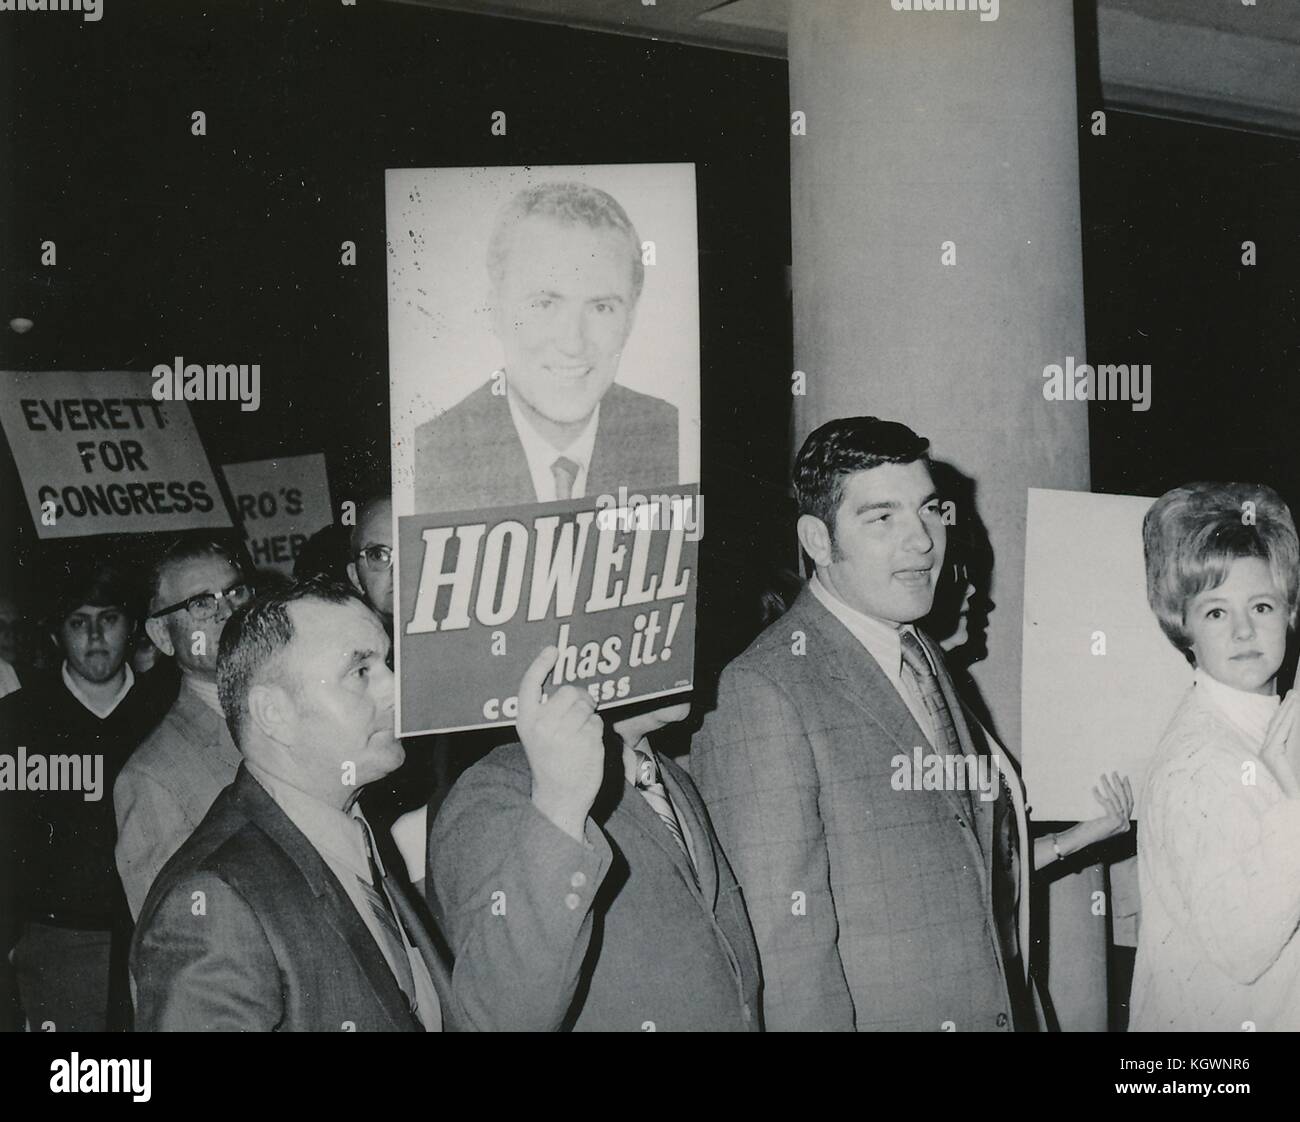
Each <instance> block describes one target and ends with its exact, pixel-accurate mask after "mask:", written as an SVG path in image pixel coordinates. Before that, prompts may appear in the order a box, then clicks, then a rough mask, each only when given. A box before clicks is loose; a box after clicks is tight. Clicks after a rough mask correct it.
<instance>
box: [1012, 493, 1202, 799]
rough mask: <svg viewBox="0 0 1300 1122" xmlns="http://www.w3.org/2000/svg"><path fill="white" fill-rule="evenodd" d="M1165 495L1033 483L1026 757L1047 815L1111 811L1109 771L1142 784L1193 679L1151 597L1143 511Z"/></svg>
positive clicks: (1034, 792)
mask: <svg viewBox="0 0 1300 1122" xmlns="http://www.w3.org/2000/svg"><path fill="white" fill-rule="evenodd" d="M1154 501H1155V500H1154V499H1147V498H1139V497H1135V496H1131V495H1092V494H1082V493H1079V492H1075V491H1044V490H1037V489H1033V488H1031V489H1030V491H1029V515H1028V525H1027V539H1028V540H1027V542H1026V548H1025V634H1024V669H1023V672H1022V674H1021V690H1022V692H1021V719H1022V722H1023V725H1022V728H1023V748H1022V757H1021V762H1022V765H1023V771H1024V779H1025V787H1026V789H1027V790H1028V796H1029V805H1030V806H1031V807H1032V808H1033V814H1034V817H1035V818H1036V819H1038V820H1039V821H1067V822H1073V821H1082V820H1084V819H1087V818H1095V817H1096V816H1097V815H1098V814H1101V813H1102V807H1101V806H1100V805H1099V804H1098V803H1097V801H1096V800H1095V799H1094V798H1093V796H1092V787H1093V785H1094V784H1095V783H1096V782H1097V777H1098V775H1099V774H1100V773H1101V772H1102V771H1107V772H1109V771H1119V772H1120V773H1121V774H1127V775H1128V776H1129V778H1130V779H1132V781H1133V790H1134V794H1135V795H1136V794H1138V793H1139V792H1140V791H1141V783H1142V781H1143V780H1144V779H1145V777H1146V769H1147V763H1148V761H1149V760H1150V757H1151V754H1152V752H1153V751H1154V749H1155V747H1156V744H1157V743H1158V742H1159V740H1160V736H1161V734H1162V733H1163V732H1164V730H1165V727H1166V726H1167V725H1168V724H1169V720H1170V718H1171V717H1172V716H1173V713H1174V710H1175V708H1177V705H1178V701H1179V699H1180V698H1181V697H1182V695H1183V694H1184V693H1185V692H1186V690H1187V689H1188V687H1189V686H1190V685H1191V681H1192V669H1191V667H1190V666H1189V665H1188V664H1187V660H1186V659H1184V658H1183V656H1182V655H1181V654H1180V653H1179V652H1178V651H1176V650H1175V649H1174V648H1173V646H1172V645H1171V644H1170V642H1169V640H1168V639H1166V638H1165V636H1164V633H1163V632H1162V631H1161V630H1160V626H1159V624H1157V623H1156V618H1155V616H1154V614H1152V611H1151V608H1150V607H1149V606H1148V604H1147V599H1146V572H1145V569H1144V567H1143V560H1142V518H1143V516H1144V515H1145V514H1146V512H1147V510H1148V509H1149V508H1150V506H1151V504H1152V503H1153V502H1154ZM1103 639H1104V649H1105V654H1100V653H1097V654H1095V653H1093V652H1094V650H1096V651H1100V650H1101V649H1102V642H1103ZM1139 809H1140V808H1139ZM1136 813H1137V812H1136V811H1135V814H1136Z"/></svg>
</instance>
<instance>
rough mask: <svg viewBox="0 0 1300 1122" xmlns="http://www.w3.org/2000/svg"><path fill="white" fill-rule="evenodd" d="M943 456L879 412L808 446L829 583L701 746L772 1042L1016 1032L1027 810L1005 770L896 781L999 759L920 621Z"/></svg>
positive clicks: (814, 521) (810, 593)
mask: <svg viewBox="0 0 1300 1122" xmlns="http://www.w3.org/2000/svg"><path fill="white" fill-rule="evenodd" d="M927 447H928V443H927V442H925V441H924V440H922V439H921V438H919V437H917V436H916V434H914V433H912V432H911V430H909V429H906V428H905V427H904V426H901V425H896V424H894V423H892V422H882V421H878V420H876V419H875V418H848V419H845V420H843V421H836V422H830V423H829V424H827V425H825V426H822V428H821V429H818V430H817V431H816V432H814V433H813V434H812V436H810V437H809V438H808V441H807V442H806V443H805V445H804V449H803V450H802V451H801V452H800V456H799V459H798V460H797V462H796V490H798V491H799V494H800V511H801V515H800V519H799V530H800V541H801V544H802V545H803V546H804V548H805V550H806V551H807V552H808V554H809V556H811V557H812V558H813V560H814V562H815V564H816V566H817V575H816V576H815V577H814V578H813V580H812V582H810V584H809V585H808V586H806V587H805V588H804V589H803V590H802V591H801V593H800V594H799V596H798V597H797V599H796V600H795V602H794V604H793V605H792V607H791V608H790V610H789V611H788V612H787V613H786V614H785V615H784V616H783V617H781V618H779V619H777V620H776V621H775V622H774V623H772V624H771V625H770V626H769V627H768V628H767V629H766V630H765V631H764V632H763V633H762V634H761V635H760V636H759V637H758V638H757V639H756V640H755V641H754V643H753V644H751V645H750V647H749V648H748V649H747V650H746V651H745V652H744V653H743V654H742V655H740V657H738V658H737V659H736V660H734V661H733V662H732V663H731V664H730V665H729V666H728V667H727V668H726V669H725V670H724V672H723V674H722V678H721V682H720V685H719V694H718V703H717V707H716V709H715V710H714V711H713V712H711V713H709V714H708V715H707V716H706V718H705V721H704V724H703V727H702V729H701V731H700V733H699V734H697V736H696V737H695V739H694V741H693V744H692V749H691V761H690V763H691V772H692V774H693V775H694V776H695V777H696V779H697V781H698V783H699V785H700V790H701V792H702V793H703V795H704V797H705V801H706V803H707V805H708V808H709V813H710V814H711V815H712V817H713V821H714V824H715V825H716V827H717V830H718V836H719V838H720V839H721V841H722V844H723V847H724V849H725V850H726V852H727V855H728V857H729V858H730V860H731V863H732V866H733V868H734V869H735V870H736V875H737V877H738V879H739V881H740V884H741V887H742V889H743V890H744V893H745V900H746V903H747V905H748V908H749V915H750V919H751V921H752V922H753V925H754V933H755V937H756V939H757V941H758V947H759V955H760V960H761V964H762V971H763V984H764V1017H765V1023H766V1027H767V1028H768V1029H769V1030H809V1029H813V1030H842V1031H844V1030H847V1031H852V1030H921V1031H941V1030H944V1029H948V1030H955V1031H966V1032H969V1031H1006V1030H1009V1029H1012V1028H1013V1027H1015V1013H1016V1011H1017V1010H1016V1005H1015V1002H1016V999H1017V998H1018V997H1019V994H1020V992H1021V991H1020V989H1019V988H1018V987H1019V986H1020V984H1021V983H1022V982H1023V974H1022V973H1021V970H1022V968H1021V966H1020V962H1019V960H1018V959H1017V958H1016V957H1015V955H1016V950H1015V948H1016V944H1017V941H1018V939H1017V937H1018V935H1019V933H1020V930H1021V928H1022V927H1023V924H1022V923H1020V922H1018V920H1019V919H1020V913H1019V911H1018V910H1017V891H1018V889H1020V888H1022V887H1023V884H1022V882H1023V879H1024V876H1025V869H1024V865H1023V863H1021V862H1019V860H1018V856H1017V854H1018V853H1023V852H1025V850H1024V848H1023V839H1022V837H1021V835H1022V832H1023V828H1024V815H1023V807H1022V804H1021V803H1020V802H1019V801H1018V800H1017V799H1016V798H1015V795H1014V794H1013V793H1012V792H1011V791H1009V790H1008V785H1004V784H1002V783H1000V782H999V780H998V778H997V773H996V771H992V772H986V774H989V775H991V777H992V783H991V788H990V793H991V794H992V793H993V792H996V794H995V795H994V797H991V798H989V799H988V800H985V799H982V798H981V797H980V792H979V791H978V790H977V791H968V790H957V789H952V787H953V786H955V784H951V783H949V784H944V785H943V786H944V787H947V788H948V789H938V790H933V789H931V790H926V789H915V788H917V787H920V784H919V783H917V784H909V785H908V787H909V789H899V786H898V785H896V782H895V780H896V777H897V776H898V775H899V774H900V771H899V767H898V760H899V758H900V757H901V758H903V759H905V760H907V761H908V762H909V764H910V763H911V762H912V761H913V760H914V749H916V748H918V747H920V748H921V749H922V750H923V752H924V753H925V754H931V753H937V754H942V755H944V756H945V757H947V756H951V757H954V758H959V759H966V758H969V757H970V756H971V755H972V754H974V753H979V754H981V755H987V752H988V748H987V745H986V744H985V743H984V742H983V738H982V737H976V736H973V735H972V727H973V726H972V725H971V724H968V722H967V720H966V718H965V716H964V715H963V710H962V706H961V703H960V701H959V699H958V697H957V695H956V693H955V691H954V690H953V686H952V681H951V679H950V678H949V676H948V673H947V670H946V668H945V667H944V664H943V655H942V652H941V651H940V649H939V647H938V646H937V644H935V643H934V642H932V641H931V640H930V639H928V638H927V637H926V636H924V635H923V634H922V633H921V632H920V631H918V630H917V629H916V628H915V627H914V626H913V625H912V621H914V620H917V619H920V618H922V617H923V616H924V615H925V614H926V613H927V612H928V611H929V608H930V605H931V603H932V601H933V582H934V580H935V579H937V573H938V571H939V569H940V568H941V566H942V562H943V551H944V544H945V540H946V535H945V530H944V527H943V524H942V520H941V518H940V516H939V512H938V499H937V496H936V495H935V492H934V485H933V480H932V478H931V476H930V474H929V470H928V465H927V461H926V459H925V452H926V449H927ZM882 658H883V659H884V662H883V663H882V662H881V661H880V660H881V659H882ZM891 662H892V666H891V667H890V669H891V671H892V674H887V673H886V669H885V668H886V666H889V665H890V663H891ZM904 691H907V696H905V692H904ZM923 723H924V727H923ZM909 770H910V769H909ZM918 779H919V777H918ZM1008 779H1009V780H1010V783H1009V786H1011V787H1017V788H1018V782H1019V781H1018V778H1016V777H1015V776H1014V772H1013V773H1012V775H1010V776H1009V777H1008ZM1018 843H1019V844H1020V848H1017V845H1018ZM1027 895H1028V894H1027V893H1025V892H1023V891H1021V892H1020V897H1019V898H1020V900H1021V901H1022V902H1023V901H1027ZM1013 986H1014V987H1017V989H1016V990H1015V991H1014V993H1013Z"/></svg>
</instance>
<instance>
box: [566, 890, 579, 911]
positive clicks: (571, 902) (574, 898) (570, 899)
mask: <svg viewBox="0 0 1300 1122" xmlns="http://www.w3.org/2000/svg"><path fill="white" fill-rule="evenodd" d="M581 903H582V900H581V898H580V897H579V896H578V894H577V893H576V892H570V893H569V894H568V895H567V896H566V897H565V898H564V906H565V907H566V908H568V909H569V911H573V910H574V908H576V907H577V906H578V905H579V904H581Z"/></svg>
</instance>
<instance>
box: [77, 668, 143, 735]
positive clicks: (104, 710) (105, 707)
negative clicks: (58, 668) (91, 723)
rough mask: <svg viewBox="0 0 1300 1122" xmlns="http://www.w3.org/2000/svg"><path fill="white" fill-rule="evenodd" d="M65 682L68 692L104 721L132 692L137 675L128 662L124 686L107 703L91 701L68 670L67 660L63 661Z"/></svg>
mask: <svg viewBox="0 0 1300 1122" xmlns="http://www.w3.org/2000/svg"><path fill="white" fill-rule="evenodd" d="M63 684H64V685H65V686H67V687H68V692H69V693H70V694H72V696H73V697H75V698H76V699H77V700H78V701H79V702H81V704H82V705H84V706H85V707H86V708H87V709H89V710H90V712H92V713H94V714H95V716H96V717H98V718H99V719H100V720H101V721H104V720H107V719H108V718H109V717H110V716H111V715H112V713H113V710H114V709H116V708H117V707H118V706H119V705H121V704H122V699H123V698H124V697H126V695H127V694H129V693H130V692H131V687H132V686H134V685H135V675H134V674H133V673H131V664H130V663H129V662H128V663H127V664H126V674H125V675H124V676H123V678H122V688H121V689H120V690H118V691H117V693H115V694H114V695H113V697H112V698H111V699H110V700H109V701H108V702H107V703H106V704H100V703H98V702H94V701H91V700H90V698H89V697H87V696H86V695H85V693H83V692H82V689H81V687H80V686H79V685H77V680H76V679H75V678H74V677H73V676H72V674H71V673H70V672H69V671H68V664H67V661H66V660H65V661H64V663H63Z"/></svg>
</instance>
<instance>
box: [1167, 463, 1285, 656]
mask: <svg viewBox="0 0 1300 1122" xmlns="http://www.w3.org/2000/svg"><path fill="white" fill-rule="evenodd" d="M1142 547H1143V552H1144V554H1145V557H1146V568H1147V601H1148V603H1150V605H1151V610H1152V611H1153V612H1155V615H1156V619H1157V620H1158V621H1159V623H1160V630H1161V631H1163V632H1164V633H1165V638H1167V639H1168V640H1169V641H1170V642H1171V643H1172V644H1173V645H1174V646H1175V647H1177V648H1178V650H1180V651H1182V653H1183V656H1184V657H1185V658H1186V659H1187V661H1188V662H1190V663H1192V665H1193V666H1194V665H1196V663H1195V658H1194V656H1193V654H1192V640H1191V636H1190V635H1189V634H1188V631H1187V624H1186V613H1187V606H1188V605H1189V604H1190V603H1191V602H1192V600H1193V599H1194V598H1195V597H1196V596H1198V595H1200V593H1202V592H1205V591H1207V590H1209V589H1212V588H1218V587H1219V585H1221V584H1222V583H1223V582H1224V581H1225V580H1227V579H1228V570H1229V569H1230V568H1231V567H1232V563H1233V562H1234V561H1237V560H1240V559H1241V558H1245V557H1258V558H1259V559H1260V560H1261V561H1264V562H1266V563H1267V565H1268V567H1269V571H1270V572H1271V573H1272V574H1273V582H1274V584H1276V585H1277V588H1278V591H1279V592H1280V593H1281V594H1282V598H1283V599H1284V600H1285V602H1286V612H1287V621H1288V625H1289V626H1292V627H1294V626H1295V616H1296V605H1297V599H1298V598H1300V571H1298V569H1300V542H1297V540H1296V529H1295V523H1294V522H1293V521H1292V519H1291V511H1290V510H1289V509H1288V508H1287V505H1286V503H1284V502H1283V501H1282V499H1281V497H1280V496H1279V495H1278V494H1277V492H1276V491H1274V490H1273V489H1272V488H1271V487H1266V486H1264V485H1263V484H1259V483H1189V484H1188V485H1187V486H1186V487H1175V488H1174V489H1173V490H1172V491H1167V492H1165V494H1163V495H1161V496H1160V498H1158V499H1157V500H1156V501H1155V503H1154V505H1153V506H1152V507H1151V509H1150V510H1148V511H1147V514H1146V517H1145V518H1144V519H1143V520H1142Z"/></svg>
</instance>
